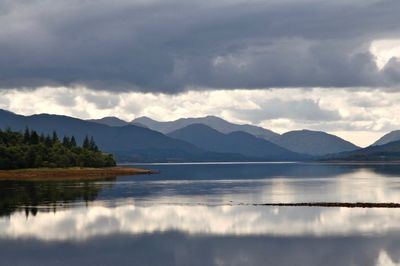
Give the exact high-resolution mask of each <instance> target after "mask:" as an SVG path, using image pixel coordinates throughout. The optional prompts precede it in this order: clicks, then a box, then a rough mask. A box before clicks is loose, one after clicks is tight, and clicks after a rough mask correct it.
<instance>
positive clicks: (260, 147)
mask: <svg viewBox="0 0 400 266" xmlns="http://www.w3.org/2000/svg"><path fill="white" fill-rule="evenodd" d="M168 136H170V137H173V138H176V139H179V140H183V141H186V142H188V143H191V144H193V145H196V146H197V147H199V148H201V149H204V150H209V151H213V152H222V153H239V154H242V155H244V156H248V157H252V158H254V160H301V159H305V158H306V156H304V155H301V154H298V153H294V152H291V151H289V150H287V149H284V148H282V147H279V146H278V145H276V144H274V143H271V142H269V141H267V140H265V139H262V138H257V137H255V136H253V135H251V134H249V133H246V132H242V131H235V132H231V133H228V134H224V133H221V132H219V131H217V130H215V129H213V128H211V127H208V126H206V125H203V124H192V125H189V126H186V127H184V128H181V129H178V130H176V131H173V132H171V133H169V134H168Z"/></svg>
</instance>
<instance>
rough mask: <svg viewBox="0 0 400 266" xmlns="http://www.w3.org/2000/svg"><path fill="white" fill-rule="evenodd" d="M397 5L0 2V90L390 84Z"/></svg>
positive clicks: (395, 72) (309, 0)
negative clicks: (381, 57)
mask: <svg viewBox="0 0 400 266" xmlns="http://www.w3.org/2000/svg"><path fill="white" fill-rule="evenodd" d="M399 12H400V2H399V1H397V0H392V1H389V0H386V1H385V0H382V1H378V0H355V1H344V0H338V1H323V0H283V1H277V0H270V1H255V0H252V1H244V0H243V1H242V0H233V1H208V0H206V1H184V0H171V1H161V0H149V1H128V0H117V1H106V0H96V1H94V0H86V1H84V0H68V1H66V0H36V1H24V0H13V1H10V0H0V86H1V87H2V88H11V87H37V86H41V85H67V86H72V85H85V86H88V87H91V88H95V89H107V90H139V91H152V92H167V93H175V92H179V91H182V90H185V89H187V88H190V87H192V88H193V87H195V88H199V87H200V88H201V87H208V88H241V87H244V88H264V87H302V86H305V87H307V86H320V87H325V86H329V87H355V86H370V87H371V86H372V87H373V86H387V87H392V86H394V85H396V84H397V83H399V81H400V77H399V76H400V64H399V63H398V61H397V60H396V59H393V60H391V61H390V62H389V64H388V65H387V66H386V67H385V68H383V70H379V69H378V68H377V67H376V65H375V62H374V58H373V56H372V55H371V54H370V53H369V51H368V48H369V44H370V43H371V41H373V40H376V39H391V38H399V37H400V28H399V26H398V25H399V23H400V17H399V16H398V14H399Z"/></svg>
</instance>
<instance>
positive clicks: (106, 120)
mask: <svg viewBox="0 0 400 266" xmlns="http://www.w3.org/2000/svg"><path fill="white" fill-rule="evenodd" d="M87 121H90V122H95V123H99V124H103V125H107V126H110V127H123V126H127V125H130V123H128V122H126V121H124V120H122V119H119V118H118V117H115V116H107V117H103V118H101V119H89V120H87Z"/></svg>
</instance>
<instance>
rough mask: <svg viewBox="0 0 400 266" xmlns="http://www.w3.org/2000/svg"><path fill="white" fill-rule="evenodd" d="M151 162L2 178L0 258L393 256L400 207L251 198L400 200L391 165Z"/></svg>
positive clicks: (67, 261)
mask: <svg viewBox="0 0 400 266" xmlns="http://www.w3.org/2000/svg"><path fill="white" fill-rule="evenodd" d="M147 167H149V166H147ZM150 168H153V169H156V170H160V171H161V173H160V174H159V175H150V176H149V175H145V176H132V177H118V178H114V179H110V180H97V181H88V182H79V181H71V182H11V181H4V182H0V257H1V260H0V264H1V265H206V266H207V265H274V266H275V265H278V266H279V265H308V266H310V265H367V266H368V265H371V266H375V265H376V266H383V265H385V266H387V265H399V262H400V246H399V245H398V243H399V242H400V224H399V223H398V221H399V220H400V209H349V208H315V207H265V206H264V207H263V206H251V204H253V203H271V202H317V201H324V202H336V201H338V202H359V201H362V202H397V203H399V202H400V166H398V165H322V164H305V165H301V164H266V165H260V164H257V165H229V166H228V165H184V166H179V165H175V166H168V165H161V166H160V165H152V166H150ZM241 204H249V205H241ZM27 214H29V215H27ZM30 214H34V215H30Z"/></svg>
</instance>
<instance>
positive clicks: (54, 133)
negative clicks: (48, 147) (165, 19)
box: [52, 131, 60, 144]
mask: <svg viewBox="0 0 400 266" xmlns="http://www.w3.org/2000/svg"><path fill="white" fill-rule="evenodd" d="M52 141H53V144H54V143H57V142H59V141H60V140H59V139H58V136H57V133H56V132H55V131H53V138H52Z"/></svg>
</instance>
